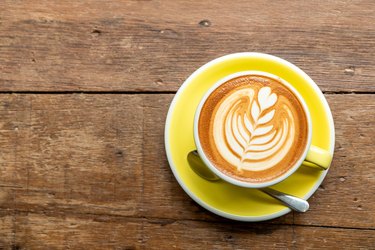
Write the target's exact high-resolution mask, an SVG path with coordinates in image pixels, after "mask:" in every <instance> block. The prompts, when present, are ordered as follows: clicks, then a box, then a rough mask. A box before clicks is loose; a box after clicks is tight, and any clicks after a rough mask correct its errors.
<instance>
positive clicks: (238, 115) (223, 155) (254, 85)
mask: <svg viewBox="0 0 375 250" xmlns="http://www.w3.org/2000/svg"><path fill="white" fill-rule="evenodd" d="M308 133H309V132H308V120H307V114H306V113H305V110H304V108H303V106H302V104H301V102H300V101H299V99H298V97H297V96H296V95H295V94H294V92H293V91H292V90H291V89H290V87H288V86H287V85H286V84H284V83H283V81H282V80H278V79H276V78H272V77H268V76H265V75H261V74H248V75H242V76H238V77H235V78H232V79H230V80H228V81H226V82H224V83H222V84H221V85H220V86H218V87H217V88H216V89H215V90H213V92H211V94H210V95H209V96H208V97H207V99H206V100H205V102H204V104H203V106H202V109H201V111H200V115H199V120H198V136H199V141H200V144H201V146H202V149H203V152H204V154H205V155H206V157H207V159H209V161H210V162H211V163H212V164H213V165H214V167H215V168H217V169H218V170H219V171H220V172H222V173H223V174H225V175H227V176H229V177H231V178H234V179H237V180H240V181H245V182H250V183H262V182H269V181H272V180H274V179H276V178H278V177H280V176H282V175H284V174H285V173H286V172H287V171H288V170H289V169H291V168H292V167H293V166H294V165H295V164H296V163H297V162H298V160H299V159H300V158H301V156H302V155H303V154H304V152H305V150H306V146H307V143H308Z"/></svg>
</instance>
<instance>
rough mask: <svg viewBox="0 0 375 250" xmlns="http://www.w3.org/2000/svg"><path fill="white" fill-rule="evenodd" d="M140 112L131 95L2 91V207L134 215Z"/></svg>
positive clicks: (139, 171)
mask: <svg viewBox="0 0 375 250" xmlns="http://www.w3.org/2000/svg"><path fill="white" fill-rule="evenodd" d="M128 110H131V112H129V111H128ZM142 114H143V108H142V97H140V96H136V95H127V96H117V98H113V96H111V95H106V96H98V95H90V96H87V95H67V96H65V95H53V96H50V95H39V96H33V95H1V97H0V116H1V117H2V118H1V125H0V142H1V144H2V145H3V146H2V152H1V155H2V159H1V162H0V187H3V190H4V191H3V192H6V194H7V195H4V196H3V199H1V200H2V201H4V202H1V203H0V207H4V208H8V207H9V208H16V209H18V210H26V211H33V210H44V209H46V210H50V211H56V213H59V211H61V210H63V211H65V210H68V211H71V212H73V213H74V212H79V213H85V212H88V213H102V212H105V213H106V214H107V213H110V214H119V215H124V216H125V215H126V216H130V215H135V214H137V213H138V210H139V206H140V205H141V196H140V195H139V194H140V193H141V190H142V122H143V118H142ZM7 197H13V198H12V199H13V200H12V199H8V198H7Z"/></svg>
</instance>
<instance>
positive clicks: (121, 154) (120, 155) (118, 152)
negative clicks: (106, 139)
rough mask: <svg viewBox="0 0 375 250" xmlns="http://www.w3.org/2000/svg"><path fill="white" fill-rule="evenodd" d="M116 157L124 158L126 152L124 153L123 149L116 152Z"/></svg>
mask: <svg viewBox="0 0 375 250" xmlns="http://www.w3.org/2000/svg"><path fill="white" fill-rule="evenodd" d="M116 156H117V157H123V156H124V151H122V150H121V149H119V150H116Z"/></svg>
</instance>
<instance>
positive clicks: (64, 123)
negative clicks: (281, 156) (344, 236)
mask: <svg viewBox="0 0 375 250" xmlns="http://www.w3.org/2000/svg"><path fill="white" fill-rule="evenodd" d="M172 97H173V95H169V94H166V95H123V94H107V95H96V94H95V95H87V94H70V95H60V94H58V95H55V94H54V95H49V94H42V95H29V94H22V95H20V94H11V95H9V94H3V95H0V115H1V117H2V119H1V124H0V135H1V136H0V138H1V139H0V140H1V141H0V142H1V144H2V145H3V146H2V148H3V150H2V152H1V154H0V156H1V159H2V160H1V162H0V163H1V165H0V171H1V172H0V190H1V192H0V208H1V209H2V210H3V211H4V213H5V214H7V215H11V214H13V213H14V212H15V211H20V212H31V213H38V214H41V213H42V214H44V213H46V214H49V215H50V216H63V215H70V214H73V215H85V214H93V215H98V216H99V215H105V216H117V217H127V218H128V217H134V218H143V217H146V218H161V219H171V220H181V219H185V220H198V221H212V222H215V221H225V220H223V219H221V218H219V217H217V216H214V215H212V214H211V213H209V212H207V211H206V210H204V209H203V208H201V207H199V206H198V205H197V204H196V203H195V202H193V201H192V200H191V199H190V198H189V197H188V196H187V195H186V194H185V193H184V192H183V191H182V189H181V188H180V187H179V186H178V184H177V182H176V181H175V179H174V177H173V175H172V173H171V171H170V169H169V166H168V163H167V161H166V157H165V153H164V144H163V141H164V139H163V138H164V137H163V136H164V134H163V133H164V121H165V116H166V112H167V109H168V106H169V103H170V101H171V100H172ZM327 99H328V101H329V103H330V105H331V107H332V110H333V113H334V119H335V124H336V136H337V138H336V153H335V159H334V162H333V165H332V168H331V170H330V172H329V174H328V176H327V178H326V180H325V181H324V183H323V185H322V187H321V188H320V189H319V190H318V191H317V192H316V194H315V195H314V196H313V197H312V198H311V199H310V202H311V209H310V211H309V212H307V213H306V214H289V215H287V216H284V217H281V218H280V219H278V220H275V221H273V222H272V223H275V224H293V223H294V224H298V225H314V226H329V227H344V228H362V229H372V230H374V229H375V198H374V197H373V190H372V189H371V188H369V187H373V186H374V185H375V179H374V176H375V169H374V167H373V162H374V161H375V159H374V155H373V152H372V151H373V150H372V145H374V143H375V141H374V136H373V135H374V134H375V133H374V132H375V131H374V126H373V125H374V120H375V119H374V118H375V108H374V106H375V99H374V98H373V96H372V95H357V94H353V95H327ZM348 214H350V216H348Z"/></svg>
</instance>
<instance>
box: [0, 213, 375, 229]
mask: <svg viewBox="0 0 375 250" xmlns="http://www.w3.org/2000/svg"><path fill="white" fill-rule="evenodd" d="M7 211H8V212H9V211H12V214H11V215H12V216H17V215H22V214H36V215H45V216H48V217H55V216H56V215H60V216H64V217H66V216H71V217H78V218H82V219H84V218H87V217H97V219H98V221H101V220H105V221H118V219H121V220H125V221H137V220H146V221H149V222H150V223H152V224H161V225H168V224H173V223H176V222H202V223H211V224H233V223H238V224H246V225H248V226H254V227H256V226H259V225H261V224H263V225H270V226H295V227H301V228H309V227H310V228H328V229H343V230H370V231H375V228H369V227H365V228H360V227H344V226H329V225H314V224H311V225H309V224H294V223H292V224H288V223H272V220H271V221H263V222H255V223H253V222H241V221H231V220H222V221H220V220H217V221H215V220H204V219H170V218H162V217H150V216H123V215H115V214H98V213H79V212H78V213H77V212H74V213H65V212H63V211H61V213H59V212H58V213H56V211H54V214H52V213H49V212H52V211H48V210H45V211H41V212H37V211H28V210H20V209H7ZM0 215H1V214H0ZM57 217H59V216H57Z"/></svg>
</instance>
